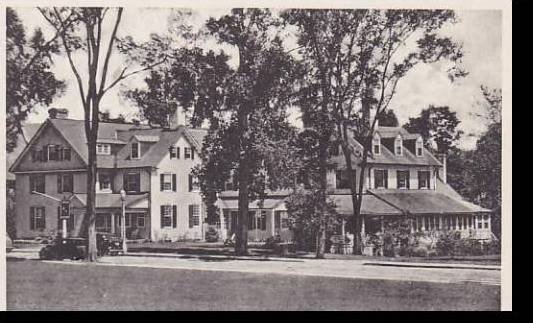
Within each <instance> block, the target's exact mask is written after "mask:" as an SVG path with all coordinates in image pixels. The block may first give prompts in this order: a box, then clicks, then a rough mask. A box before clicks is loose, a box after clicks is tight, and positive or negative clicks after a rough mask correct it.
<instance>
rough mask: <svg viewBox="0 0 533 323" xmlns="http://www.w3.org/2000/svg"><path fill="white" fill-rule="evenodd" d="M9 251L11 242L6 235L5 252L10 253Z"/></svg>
mask: <svg viewBox="0 0 533 323" xmlns="http://www.w3.org/2000/svg"><path fill="white" fill-rule="evenodd" d="M11 250H13V241H12V240H11V238H10V237H9V236H8V235H6V252H10V251H11Z"/></svg>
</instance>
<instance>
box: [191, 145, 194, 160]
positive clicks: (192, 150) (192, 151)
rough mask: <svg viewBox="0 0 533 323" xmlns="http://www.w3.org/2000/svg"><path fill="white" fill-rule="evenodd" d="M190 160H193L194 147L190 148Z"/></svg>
mask: <svg viewBox="0 0 533 323" xmlns="http://www.w3.org/2000/svg"><path fill="white" fill-rule="evenodd" d="M191 159H194V147H191Z"/></svg>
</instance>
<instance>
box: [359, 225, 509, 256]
mask: <svg viewBox="0 0 533 323" xmlns="http://www.w3.org/2000/svg"><path fill="white" fill-rule="evenodd" d="M364 243H365V246H366V247H367V248H369V249H371V250H372V255H378V256H385V257H397V256H403V257H437V256H438V257H442V256H452V257H453V256H483V255H499V254H500V253H501V247H500V242H499V241H498V240H496V239H493V240H491V241H480V240H478V239H472V238H468V237H462V235H461V232H460V231H425V232H421V231H419V232H411V227H410V222H409V220H408V219H402V220H399V221H395V222H391V223H389V224H387V226H386V227H385V229H384V231H383V233H377V234H369V235H367V236H366V238H365V239H364Z"/></svg>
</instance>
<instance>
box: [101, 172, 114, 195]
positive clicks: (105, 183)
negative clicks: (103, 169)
mask: <svg viewBox="0 0 533 323" xmlns="http://www.w3.org/2000/svg"><path fill="white" fill-rule="evenodd" d="M98 183H99V184H100V190H101V191H111V190H112V187H111V175H110V174H107V173H101V174H98Z"/></svg>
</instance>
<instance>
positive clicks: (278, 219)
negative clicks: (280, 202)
mask: <svg viewBox="0 0 533 323" xmlns="http://www.w3.org/2000/svg"><path fill="white" fill-rule="evenodd" d="M274 228H275V229H288V228H289V219H288V217H287V211H274Z"/></svg>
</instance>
